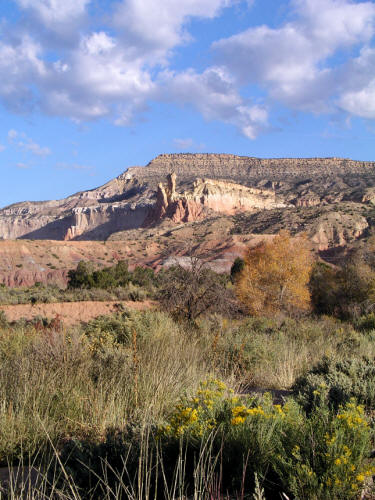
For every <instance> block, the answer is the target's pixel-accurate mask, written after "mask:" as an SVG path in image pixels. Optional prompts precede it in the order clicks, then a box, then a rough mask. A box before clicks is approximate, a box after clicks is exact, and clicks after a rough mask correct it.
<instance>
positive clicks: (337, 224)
mask: <svg viewBox="0 0 375 500" xmlns="http://www.w3.org/2000/svg"><path fill="white" fill-rule="evenodd" d="M368 227H369V225H368V222H367V220H366V219H365V218H364V217H362V216H361V215H358V214H345V213H339V212H328V213H325V214H323V215H322V216H321V217H319V218H318V220H317V221H316V223H315V224H314V225H313V227H312V228H311V229H310V231H309V236H310V240H311V242H312V243H313V245H314V246H315V247H316V248H317V249H318V250H319V251H324V250H328V249H329V248H334V247H343V246H345V245H347V244H348V243H350V242H352V241H354V240H356V239H357V238H359V237H360V236H362V234H363V233H364V231H365V230H366V229H367V228H368Z"/></svg>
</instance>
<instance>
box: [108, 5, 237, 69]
mask: <svg viewBox="0 0 375 500" xmlns="http://www.w3.org/2000/svg"><path fill="white" fill-rule="evenodd" d="M235 1H236V0H205V1H202V0H180V1H176V0H163V1H162V2H155V0H142V1H139V0H123V1H122V2H121V3H120V4H119V6H118V7H117V9H116V13H115V16H114V23H115V25H116V27H117V28H118V29H119V31H120V37H121V38H122V40H123V41H124V42H126V44H127V46H129V47H131V50H132V52H133V53H134V55H135V56H138V57H139V56H142V57H145V58H147V59H148V60H153V61H162V60H165V58H166V57H167V55H168V52H169V50H171V49H173V48H174V47H176V46H177V45H179V44H181V43H184V42H186V41H188V40H189V39H190V35H189V34H188V32H187V30H186V29H185V24H186V22H187V21H188V20H189V19H190V18H192V17H198V18H208V19H212V18H213V17H215V16H217V15H218V14H219V12H220V10H221V9H222V8H224V7H228V6H229V5H232V4H233V3H235Z"/></svg>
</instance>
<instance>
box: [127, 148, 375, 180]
mask: <svg viewBox="0 0 375 500" xmlns="http://www.w3.org/2000/svg"><path fill="white" fill-rule="evenodd" d="M169 172H175V173H176V174H177V176H178V177H179V179H192V178H194V177H209V178H211V179H230V180H232V181H234V182H239V181H241V183H246V184H247V183H248V182H251V180H254V179H258V180H259V179H264V178H267V179H269V180H285V179H286V178H287V179H289V180H292V179H295V178H296V179H298V178H308V177H311V176H314V177H325V176H332V175H347V174H349V175H352V174H359V173H360V174H368V173H372V174H374V173H375V162H369V161H355V160H350V159H348V158H337V157H332V158H255V157H247V156H236V155H230V154H206V153H198V154H190V153H183V154H162V155H159V156H157V157H156V158H155V159H153V160H152V161H151V162H149V163H148V165H147V166H146V167H145V168H135V169H132V172H131V173H132V175H135V176H137V177H142V178H149V179H151V178H153V177H156V176H160V175H161V174H164V175H167V173H169Z"/></svg>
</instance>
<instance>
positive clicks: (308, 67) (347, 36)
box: [213, 0, 375, 111]
mask: <svg viewBox="0 0 375 500" xmlns="http://www.w3.org/2000/svg"><path fill="white" fill-rule="evenodd" d="M292 5H293V6H294V10H295V15H296V19H295V20H293V21H291V22H288V23H286V24H284V25H283V26H282V27H280V28H269V27H268V26H259V27H255V28H250V29H248V30H246V31H244V32H242V33H239V34H237V35H235V36H232V37H230V38H227V39H223V40H220V41H218V42H215V43H214V44H213V48H214V49H215V51H216V54H217V58H218V61H219V63H220V64H222V65H225V67H226V68H228V70H229V71H231V72H232V73H233V74H234V75H235V76H236V78H237V79H238V81H239V82H240V83H242V84H247V83H258V84H260V85H261V86H265V87H266V88H267V89H268V91H269V93H270V96H271V97H272V98H274V99H277V100H280V101H282V102H284V103H286V104H287V105H289V106H293V107H295V108H298V109H303V110H311V111H327V110H328V109H329V98H330V96H331V95H332V94H333V93H334V92H335V91H337V86H338V81H337V73H336V71H335V68H334V67H332V66H331V65H332V60H331V61H329V58H331V56H333V55H334V54H335V53H336V51H337V50H339V49H340V50H344V49H349V48H351V47H354V46H358V45H360V44H363V43H368V42H369V41H370V40H371V38H372V37H373V35H374V23H375V4H374V3H372V2H362V3H354V2H352V1H350V0H294V1H293V2H292Z"/></svg>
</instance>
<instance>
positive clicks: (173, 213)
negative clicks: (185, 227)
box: [166, 198, 204, 223]
mask: <svg viewBox="0 0 375 500" xmlns="http://www.w3.org/2000/svg"><path fill="white" fill-rule="evenodd" d="M166 215H167V217H169V218H170V219H172V220H173V222H176V223H179V222H194V221H196V220H199V219H201V218H202V217H204V207H203V206H202V205H201V204H200V203H197V202H195V201H192V200H186V199H183V198H181V199H179V200H176V201H173V202H172V203H171V204H170V205H169V206H168V210H167V213H166Z"/></svg>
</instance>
